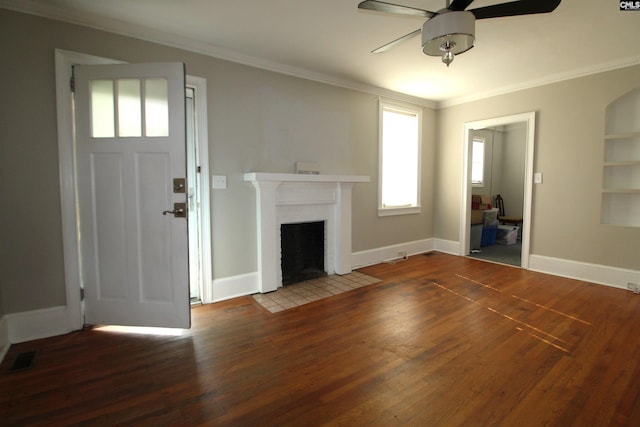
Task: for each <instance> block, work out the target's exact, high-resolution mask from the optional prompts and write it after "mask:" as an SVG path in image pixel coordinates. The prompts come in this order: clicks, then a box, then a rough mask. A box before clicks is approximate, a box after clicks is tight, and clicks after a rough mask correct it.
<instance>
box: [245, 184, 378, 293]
mask: <svg viewBox="0 0 640 427" xmlns="http://www.w3.org/2000/svg"><path fill="white" fill-rule="evenodd" d="M244 179H245V181H249V182H251V183H252V184H253V186H254V187H255V189H256V220H257V222H256V224H257V234H258V242H257V243H258V271H257V273H258V291H259V292H262V293H265V292H271V291H275V290H276V289H277V288H278V287H280V286H282V285H283V282H284V281H283V275H282V267H281V266H282V247H281V245H282V242H281V239H280V233H281V226H282V225H283V224H294V223H309V222H322V223H324V240H325V243H324V248H325V250H324V261H325V263H324V270H325V271H326V273H327V274H348V273H350V272H351V190H352V187H353V184H354V183H358V182H369V177H368V176H346V175H298V174H282V173H259V172H254V173H246V174H245V175H244Z"/></svg>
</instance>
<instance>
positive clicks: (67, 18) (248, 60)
mask: <svg viewBox="0 0 640 427" xmlns="http://www.w3.org/2000/svg"><path fill="white" fill-rule="evenodd" d="M0 8H4V9H9V10H13V11H15V12H21V13H26V14H30V15H36V16H40V17H43V18H48V19H53V20H56V21H62V22H66V23H69V24H75V25H80V26H84V27H88V28H92V29H96V30H101V31H106V32H110V33H114V34H118V35H122V36H127V37H133V38H137V39H140V40H144V41H148V42H152V43H157V44H161V45H164V46H168V47H174V48H177V49H182V50H186V51H189V52H193V53H198V54H202V55H205V56H209V57H213V58H217V59H221V60H225V61H229V62H234V63H238V64H242V65H247V66H250V67H254V68H259V69H262V70H265V71H271V72H274V73H279V74H285V75H288V76H292V77H297V78H302V79H305V80H311V81H315V82H318V83H324V84H328V85H331V86H336V87H341V88H345V89H351V90H355V91H358V92H363V93H368V94H371V95H375V96H380V97H384V98H388V99H394V100H397V101H402V102H406V103H410V104H414V105H417V106H421V107H426V108H431V109H442V108H448V107H452V106H455V105H460V104H466V103H469V102H474V101H479V100H482V99H486V98H492V97H495V96H499V95H506V94H509V93H514V92H518V91H522V90H526V89H531V88H535V87H539V86H545V85H548V84H552V83H558V82H562V81H565V80H571V79H575V78H579V77H585V76H589V75H592V74H598V73H603V72H606V71H612V70H616V69H620V68H625V67H630V66H634V65H638V64H640V56H634V57H629V58H623V59H620V60H615V61H610V62H606V63H601V64H595V65H590V66H587V67H583V68H579V69H575V70H571V71H567V72H562V73H556V74H551V75H548V76H544V77H541V78H539V79H533V80H529V81H526V82H521V83H517V84H513V85H508V86H503V87H500V88H497V89H494V90H489V91H485V92H480V93H476V94H473V95H468V96H460V97H456V98H451V99H446V100H442V101H433V100H429V99H426V98H420V97H416V96H412V95H408V94H404V93H400V92H395V91H392V90H389V89H384V88H381V87H378V86H372V85H368V84H365V83H361V82H357V81H355V80H350V79H345V78H341V77H338V76H335V75H329V74H324V73H318V72H315V71H312V70H308V69H304V68H300V67H293V66H290V65H286V64H281V63H278V62H274V61H270V60H268V59H265V58H259V57H254V56H249V55H245V54H242V53H239V52H235V51H231V50H228V49H224V48H221V47H219V46H215V45H212V44H210V43H204V42H201V41H197V40H193V39H189V38H187V37H183V36H180V35H177V34H171V33H168V32H164V31H159V30H156V29H153V28H149V27H144V26H140V25H134V24H130V23H127V22H123V21H120V20H116V19H110V18H97V17H94V16H88V15H84V14H82V13H78V12H75V11H68V10H62V9H61V8H60V7H57V6H55V5H52V4H50V3H43V2H35V1H33V0H0Z"/></svg>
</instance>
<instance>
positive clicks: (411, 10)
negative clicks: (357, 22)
mask: <svg viewBox="0 0 640 427" xmlns="http://www.w3.org/2000/svg"><path fill="white" fill-rule="evenodd" d="M358 9H364V10H374V11H376V12H384V13H395V14H396V15H409V16H420V17H422V18H431V17H432V16H434V15H435V13H434V12H429V11H428V10H422V9H416V8H415V7H409V6H402V5H399V4H393V3H387V2H384V1H379V0H365V1H363V2H361V3H360V4H359V5H358Z"/></svg>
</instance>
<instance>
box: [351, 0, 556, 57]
mask: <svg viewBox="0 0 640 427" xmlns="http://www.w3.org/2000/svg"><path fill="white" fill-rule="evenodd" d="M446 1H447V4H446V7H445V8H444V9H441V10H439V11H437V12H430V11H428V10H424V9H418V8H415V7H409V6H403V5H399V4H394V3H388V2H385V1H380V0H366V1H363V2H361V3H360V4H358V9H364V10H373V11H376V12H383V13H393V14H396V15H409V16H418V17H422V18H427V21H425V23H424V24H423V25H422V28H420V29H417V30H415V31H412V32H410V33H409V34H406V35H404V36H402V37H399V38H397V39H395V40H393V41H391V42H389V43H387V44H385V45H382V46H380V47H379V48H377V49H374V50H372V51H371V53H381V52H385V51H387V50H389V49H391V48H392V47H394V46H396V45H397V44H399V43H401V42H403V41H405V40H408V39H411V38H413V37H415V36H417V35H418V34H420V33H422V51H423V52H424V53H425V54H427V55H430V56H440V55H442V62H444V63H445V64H447V67H448V66H449V64H451V62H453V58H454V56H455V55H457V54H460V53H463V52H466V51H468V50H469V49H471V48H472V47H473V43H474V41H475V23H476V19H486V18H500V17H503V16H516V15H531V14H536V13H548V12H552V11H553V10H555V8H556V7H558V5H559V4H560V1H561V0H519V1H512V2H508V3H501V4H494V5H490V6H484V7H479V8H476V9H470V10H465V9H466V8H467V7H468V6H469V5H470V4H471V3H473V0H453V1H450V0H446Z"/></svg>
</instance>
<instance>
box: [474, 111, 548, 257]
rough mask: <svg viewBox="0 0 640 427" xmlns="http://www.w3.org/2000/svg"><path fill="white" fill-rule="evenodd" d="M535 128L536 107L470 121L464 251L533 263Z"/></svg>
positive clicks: (478, 255)
mask: <svg viewBox="0 0 640 427" xmlns="http://www.w3.org/2000/svg"><path fill="white" fill-rule="evenodd" d="M534 130H535V113H533V112H531V113H525V114H518V115H514V116H506V117H499V118H494V119H489V120H482V121H478V122H472V123H467V124H465V133H464V135H465V139H464V179H463V183H464V184H463V192H462V193H463V202H462V203H461V205H462V209H463V212H462V213H461V219H462V221H461V247H462V251H463V253H462V255H466V256H470V257H473V258H478V259H482V260H487V261H493V262H498V263H501V264H507V265H513V266H517V267H522V268H528V264H529V263H528V260H529V242H530V224H531V197H532V181H533V180H532V176H533V152H534V151H533V147H534ZM500 202H502V203H500ZM500 205H502V206H500ZM499 208H500V209H499Z"/></svg>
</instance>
